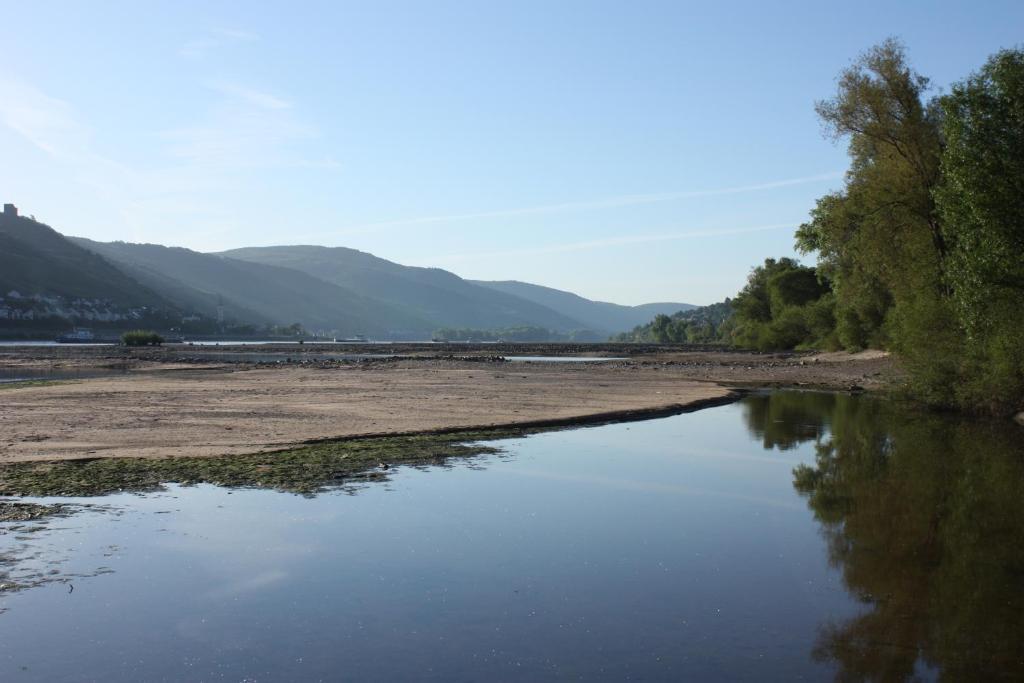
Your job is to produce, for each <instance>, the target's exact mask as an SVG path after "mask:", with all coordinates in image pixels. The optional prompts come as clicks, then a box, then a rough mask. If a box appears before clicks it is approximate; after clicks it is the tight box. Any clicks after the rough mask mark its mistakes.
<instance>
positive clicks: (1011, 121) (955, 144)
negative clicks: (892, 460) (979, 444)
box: [935, 50, 1024, 411]
mask: <svg viewBox="0 0 1024 683" xmlns="http://www.w3.org/2000/svg"><path fill="white" fill-rule="evenodd" d="M942 109H943V112H944V114H945V116H944V122H943V132H944V134H945V139H946V146H945V150H944V152H943V155H942V173H943V182H942V184H941V186H940V187H939V188H938V189H937V191H936V193H935V196H936V199H937V204H938V212H939V215H940V216H941V218H942V223H943V235H944V239H945V241H946V242H947V243H949V245H950V246H949V250H950V257H949V259H948V267H947V269H946V277H947V282H948V283H949V285H950V288H951V290H952V294H953V299H954V301H955V304H956V312H957V317H958V319H959V321H960V322H961V324H962V326H963V327H964V329H965V331H966V333H967V337H966V342H965V348H964V356H965V361H966V363H967V364H968V367H967V368H965V374H967V375H969V381H966V382H963V383H961V385H960V392H961V396H960V400H961V402H971V403H974V402H977V401H979V400H980V401H984V402H987V403H990V404H992V406H993V407H994V408H996V409H997V410H1004V411H1005V410H1013V409H1020V408H1021V407H1022V405H1021V404H1022V403H1024V51H1021V50H1004V51H1002V52H999V53H997V54H996V55H994V56H993V57H992V58H991V59H989V60H988V62H987V63H986V64H985V66H984V67H983V68H982V69H981V70H980V71H979V72H978V73H976V74H975V75H973V76H971V77H970V78H968V79H967V80H965V81H964V82H962V83H959V84H957V85H955V86H954V87H953V89H952V92H951V93H950V94H949V95H947V96H946V97H944V98H943V99H942Z"/></svg>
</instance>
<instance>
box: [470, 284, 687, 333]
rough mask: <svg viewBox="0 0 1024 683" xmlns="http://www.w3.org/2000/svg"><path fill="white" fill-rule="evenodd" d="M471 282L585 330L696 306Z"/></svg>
mask: <svg viewBox="0 0 1024 683" xmlns="http://www.w3.org/2000/svg"><path fill="white" fill-rule="evenodd" d="M471 282H473V283H474V284H477V285H480V286H481V287H487V288H489V289H493V290H495V291H498V292H504V293H506V294H511V295H514V296H518V297H520V298H523V299H526V300H527V301H532V302H534V303H537V304H540V305H542V306H547V307H548V308H552V309H554V310H556V311H560V312H562V313H564V314H565V315H568V316H570V317H572V318H574V319H576V320H579V321H580V322H582V323H583V324H584V325H586V326H587V328H588V329H591V330H599V331H601V332H612V331H615V330H621V331H624V330H631V329H633V328H634V327H636V326H637V325H643V324H646V323H648V322H650V321H651V320H652V319H653V318H654V316H656V315H658V314H662V313H663V314H665V315H672V314H673V313H678V312H679V311H688V310H691V309H694V308H696V306H694V305H692V304H684V303H672V302H666V303H652V304H641V305H639V306H623V305H621V304H613V303H608V302H606V301H591V300H590V299H585V298H583V297H582V296H579V295H578V294H573V293H572V292H565V291H562V290H560V289H553V288H551V287H544V286H543V285H534V284H530V283H529V282H519V281H518V280H503V281H489V280H471Z"/></svg>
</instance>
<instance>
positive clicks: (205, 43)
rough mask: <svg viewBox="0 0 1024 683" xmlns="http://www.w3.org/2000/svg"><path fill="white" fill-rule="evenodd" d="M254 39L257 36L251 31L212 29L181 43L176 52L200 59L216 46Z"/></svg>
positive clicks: (189, 57) (247, 41)
mask: <svg viewBox="0 0 1024 683" xmlns="http://www.w3.org/2000/svg"><path fill="white" fill-rule="evenodd" d="M256 40H259V36H258V35H257V34H255V33H253V32H251V31H246V30H243V29H233V28H222V29H212V30H209V31H206V32H205V33H203V35H201V36H200V37H198V38H195V39H193V40H190V41H189V42H187V43H185V44H184V45H182V46H181V48H180V49H179V50H178V54H179V55H181V56H182V57H185V58H186V59H202V58H203V57H206V56H207V55H208V54H209V53H210V52H212V51H214V50H216V49H218V48H221V47H226V46H228V45H235V44H238V43H251V42H254V41H256Z"/></svg>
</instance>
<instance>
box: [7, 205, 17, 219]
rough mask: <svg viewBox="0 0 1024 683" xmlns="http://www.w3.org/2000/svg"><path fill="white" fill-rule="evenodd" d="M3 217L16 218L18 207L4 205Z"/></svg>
mask: <svg viewBox="0 0 1024 683" xmlns="http://www.w3.org/2000/svg"><path fill="white" fill-rule="evenodd" d="M4 215H5V216H7V217H8V218H17V217H18V207H16V206H15V205H14V204H4Z"/></svg>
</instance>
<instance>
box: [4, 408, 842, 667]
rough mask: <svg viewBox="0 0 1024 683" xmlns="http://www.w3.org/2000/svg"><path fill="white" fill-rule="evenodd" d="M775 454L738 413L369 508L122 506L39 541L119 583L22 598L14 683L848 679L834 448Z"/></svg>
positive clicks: (581, 436) (436, 474) (411, 475)
mask: <svg viewBox="0 0 1024 683" xmlns="http://www.w3.org/2000/svg"><path fill="white" fill-rule="evenodd" d="M759 441H760V439H755V438H754V437H751V436H749V434H748V431H747V429H746V428H745V427H744V423H743V420H742V407H741V406H739V405H732V406H725V407H721V408H715V409H710V410H705V411H700V412H697V413H692V414H687V415H680V416H677V417H671V418H666V419H661V420H652V421H647V422H639V423H631V424H620V425H611V426H604V427H597V428H590V429H580V430H574V431H563V432H553V433H548V434H541V435H536V436H532V437H529V438H527V439H519V440H513V441H509V442H507V446H508V455H507V456H495V457H487V458H482V459H476V460H474V461H472V462H471V463H466V464H457V465H456V466H454V467H452V468H449V469H445V470H440V469H437V468H428V469H413V468H402V469H400V470H399V471H397V472H396V473H395V474H394V475H393V476H392V478H391V480H390V481H389V482H388V483H386V484H378V485H369V486H366V487H364V488H363V489H361V490H360V491H359V492H358V493H357V494H356V495H346V494H345V493H341V492H336V493H329V494H324V495H320V496H317V497H315V498H303V497H299V496H293V495H287V494H280V493H276V492H272V491H233V492H230V493H229V492H227V491H225V490H223V489H218V488H216V487H212V486H199V487H192V488H181V487H171V488H169V490H168V491H167V492H165V493H158V494H151V495H145V496H136V495H129V494H122V495H117V496H110V497H106V498H103V499H102V500H103V502H104V503H105V504H109V505H113V506H115V507H117V508H118V509H119V510H121V511H122V514H120V515H111V514H109V513H103V512H84V513H81V514H79V515H77V516H74V517H71V518H69V519H62V520H59V524H54V525H52V526H53V527H54V528H53V530H51V531H47V532H40V533H39V534H37V535H36V536H35V538H34V539H33V540H32V542H33V543H40V544H46V546H47V548H49V550H48V551H47V552H52V553H55V554H63V556H67V559H66V561H65V562H64V563H63V565H62V567H61V571H62V572H68V573H73V572H81V573H87V572H89V571H93V570H95V569H97V568H98V567H101V566H108V567H110V569H112V570H113V571H114V573H113V574H111V575H105V576H98V577H94V578H81V579H75V580H74V584H75V590H74V592H73V593H70V594H69V593H68V592H67V587H66V586H65V585H64V584H57V583H54V584H47V585H44V586H41V587H39V588H34V589H30V590H26V591H23V592H20V593H16V594H12V595H8V596H5V597H3V598H0V600H2V601H3V603H4V606H6V607H7V608H8V611H7V612H6V613H4V614H2V615H0V679H2V680H40V681H42V680H45V681H60V680H81V679H82V677H83V675H84V676H85V677H86V678H89V679H96V680H105V681H118V680H143V679H145V680H160V679H166V680H182V679H186V680H198V679H211V678H218V677H221V676H223V677H225V678H226V679H227V680H240V679H243V678H245V677H249V678H251V679H255V680H317V679H319V678H324V679H327V680H336V679H339V678H346V679H348V678H351V679H364V680H365V679H372V680H399V679H408V678H411V677H416V678H424V679H432V680H453V679H498V680H524V681H526V680H530V681H532V680H538V679H544V678H563V677H577V676H583V677H586V678H598V677H600V678H610V679H615V680H621V679H623V678H626V677H634V678H647V679H650V678H696V679H699V678H702V677H712V676H713V677H715V678H718V679H729V680H739V679H748V680H765V679H772V678H773V679H780V678H782V679H790V678H794V677H797V676H801V675H802V676H806V677H813V678H821V677H823V676H828V675H829V671H830V668H829V667H828V666H827V665H822V664H817V663H815V662H813V661H811V659H810V657H809V652H810V650H811V648H812V647H813V644H814V640H815V637H816V635H817V628H818V626H819V624H820V623H822V621H824V620H827V619H830V618H831V619H837V620H838V619H843V618H847V617H849V616H851V615H853V614H855V613H857V612H858V608H857V607H856V606H855V604H854V603H853V602H852V601H851V600H850V598H849V597H847V595H846V593H845V591H844V590H843V589H842V586H841V584H840V582H839V577H838V575H837V574H836V572H835V571H833V570H830V569H829V568H828V564H827V561H826V557H825V554H824V551H823V547H822V540H821V537H820V535H819V532H818V525H817V524H816V523H815V522H814V520H813V519H812V516H811V514H810V512H809V511H808V510H807V508H806V504H805V503H804V501H803V500H801V499H800V498H799V497H798V496H797V495H796V493H795V492H794V490H793V486H792V473H791V469H792V467H793V465H794V464H796V463H798V462H807V461H809V460H811V459H812V458H813V443H806V444H803V445H800V446H798V447H796V448H794V449H792V450H787V451H782V452H780V451H778V450H771V451H766V450H764V449H763V448H762V446H761V445H760V443H759ZM481 464H482V465H484V466H483V467H480V466H479V465H481ZM6 541H7V539H6V538H2V537H0V543H4V542H6ZM110 548H115V549H116V552H115V553H113V554H112V555H110V556H109V557H108V556H105V554H107V553H110ZM55 653H57V654H55ZM22 667H27V668H26V669H22Z"/></svg>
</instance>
